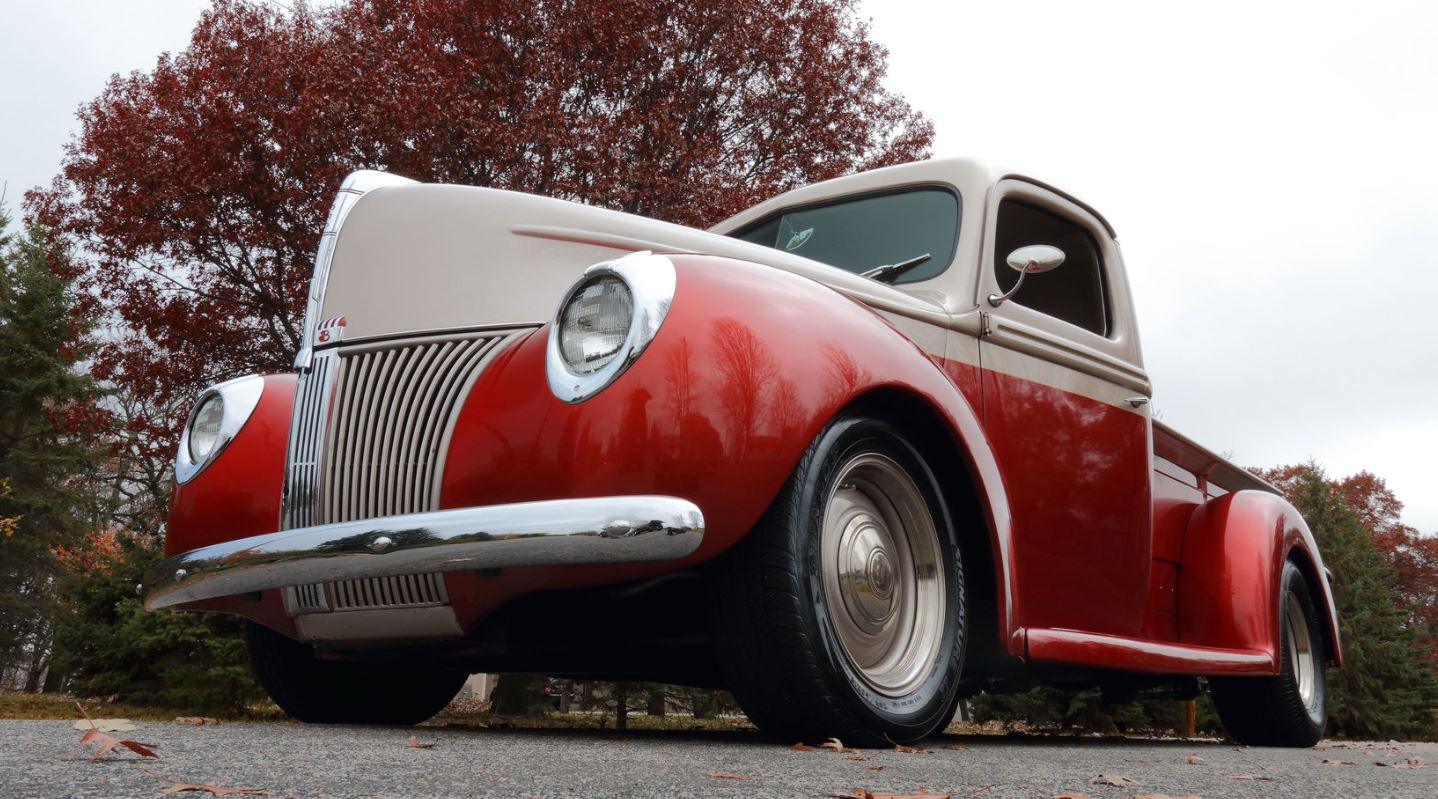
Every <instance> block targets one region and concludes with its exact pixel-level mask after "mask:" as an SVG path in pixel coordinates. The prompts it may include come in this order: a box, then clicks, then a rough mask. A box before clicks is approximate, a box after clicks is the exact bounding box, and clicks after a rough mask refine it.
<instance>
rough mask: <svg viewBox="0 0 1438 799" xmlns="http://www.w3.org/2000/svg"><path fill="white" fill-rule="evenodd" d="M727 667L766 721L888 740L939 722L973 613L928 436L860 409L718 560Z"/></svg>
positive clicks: (714, 578) (948, 708)
mask: <svg viewBox="0 0 1438 799" xmlns="http://www.w3.org/2000/svg"><path fill="white" fill-rule="evenodd" d="M709 588H710V592H711V600H712V601H711V610H712V616H711V618H712V624H713V627H714V631H715V642H716V646H717V650H718V651H717V656H718V658H719V661H720V667H721V669H723V671H724V674H725V677H726V679H727V681H728V683H729V686H730V688H731V690H732V691H733V693H734V696H735V698H736V699H737V700H738V702H739V704H740V706H741V707H743V708H744V711H745V712H746V713H748V715H749V717H750V718H751V719H752V720H753V721H754V723H755V724H756V725H757V726H758V727H759V728H760V729H761V730H762V731H764V732H765V733H767V734H769V735H771V736H773V737H778V738H783V739H786V740H823V739H824V738H828V737H838V738H840V739H841V740H843V741H845V742H846V743H855V744H860V745H883V744H885V743H888V744H890V745H892V744H894V743H906V742H912V741H916V740H918V739H921V738H923V737H925V736H927V735H929V734H930V733H932V732H934V731H935V730H937V729H940V728H941V727H943V726H944V725H945V724H946V723H947V722H948V721H949V718H950V717H951V716H952V715H953V712H954V707H955V704H956V702H957V699H958V684H959V675H960V672H961V670H962V667H963V655H964V635H965V630H966V626H967V615H966V606H965V602H964V577H963V569H962V564H961V562H960V557H959V547H958V541H957V539H956V533H955V531H954V526H953V524H952V521H951V519H950V516H949V513H948V509H947V507H946V506H945V504H944V501H943V497H942V493H941V491H940V488H939V485H938V482H937V480H936V478H935V476H934V474H933V472H932V470H930V469H929V467H928V466H927V464H926V463H925V462H924V459H923V457H922V455H921V452H920V450H919V448H918V447H916V446H915V445H914V444H913V443H912V442H911V441H910V440H909V438H908V437H907V436H906V435H905V434H904V433H903V432H902V431H901V430H900V429H899V428H897V427H895V426H894V425H891V424H889V423H887V422H884V421H881V420H877V419H872V418H867V417H864V416H858V415H851V416H846V417H841V418H839V419H837V420H836V421H834V422H832V423H831V424H830V425H829V426H828V427H827V428H826V429H825V430H824V431H823V432H822V433H820V434H819V437H818V438H817V439H815V441H814V442H813V443H812V444H810V446H809V448H808V449H807V450H806V451H805V453H804V455H803V457H802V459H801V460H800V462H799V465H798V466H797V467H796V468H795V470H794V473H793V474H792V475H791V476H790V478H789V480H788V482H787V483H786V484H785V486H784V487H783V488H782V489H781V490H780V492H779V495H778V497H776V498H775V500H774V502H773V504H772V505H771V506H770V508H769V509H768V511H767V512H766V513H765V515H764V517H763V518H762V519H761V520H760V522H759V524H758V525H757V526H756V527H755V529H754V530H752V531H751V532H750V533H749V535H748V536H746V537H745V538H744V540H743V541H741V542H740V543H739V544H737V545H736V546H735V547H734V549H733V550H732V551H730V552H728V553H726V554H725V555H724V556H723V557H721V558H720V559H719V561H718V562H716V563H715V564H714V566H713V568H712V569H711V571H710V573H709Z"/></svg>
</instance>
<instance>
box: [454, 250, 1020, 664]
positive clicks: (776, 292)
mask: <svg viewBox="0 0 1438 799" xmlns="http://www.w3.org/2000/svg"><path fill="white" fill-rule="evenodd" d="M668 257H669V258H670V259H671V260H672V261H673V262H674V264H675V268H676V272H677V288H676V291H675V296H674V300H673V303H672V304H671V305H670V307H669V311H668V314H667V316H666V317H665V321H664V324H663V326H662V328H661V329H660V331H659V333H658V335H657V336H656V337H655V339H654V341H653V342H652V343H650V345H649V346H648V348H647V349H646V350H645V352H644V354H643V355H642V356H641V357H640V358H639V359H638V360H637V361H636V362H635V363H634V364H633V365H632V366H631V367H630V368H629V369H628V370H627V371H626V372H624V373H623V374H622V375H621V376H620V377H618V378H617V379H616V380H615V382H614V383H613V384H611V385H609V386H608V387H606V388H605V389H603V390H602V391H600V392H599V393H598V394H596V395H595V396H593V397H591V398H589V399H587V400H585V401H583V402H579V403H576V404H568V403H565V402H563V401H560V400H559V399H557V398H555V396H554V395H553V394H552V393H551V392H550V390H549V387H548V384H547V382H546V377H545V347H546V343H547V341H548V336H549V329H548V327H544V328H541V329H539V330H537V331H536V332H535V333H533V334H532V335H530V336H529V337H527V338H526V339H525V340H523V341H521V342H519V343H518V344H516V345H515V346H513V347H512V348H511V349H509V350H508V351H506V352H505V353H502V354H501V355H500V356H498V357H497V358H496V359H495V361H494V362H493V363H492V364H491V365H490V366H489V367H488V368H487V369H486V370H485V371H484V373H483V374H482V375H481V376H480V378H479V380H478V381H477V382H476V384H475V385H474V387H473V389H472V390H471V391H470V392H469V395H468V397H467V398H466V400H465V402H464V404H463V406H462V408H461V410H460V412H459V414H458V415H457V417H456V424H455V427H454V431H453V433H452V436H451V439H450V443H449V447H448V450H447V452H446V455H445V470H444V478H443V482H442V486H441V492H440V506H441V507H442V508H459V507H467V506H473V505H488V504H494V503H505V502H523V501H534V500H541V499H563V498H580V497H592V496H613V495H623V494H661V495H668V496H677V497H683V498H685V499H688V500H690V501H692V502H694V503H695V504H697V505H698V506H699V508H700V510H701V511H702V512H703V514H704V519H705V522H706V532H705V537H704V541H703V544H702V545H701V546H700V547H699V549H698V550H697V551H695V552H694V553H693V554H692V555H690V556H689V557H688V558H686V559H685V560H683V561H679V562H676V563H671V564H625V565H622V566H615V567H611V568H606V569H605V570H603V572H602V573H598V572H595V571H594V570H588V571H575V570H566V569H563V568H561V569H546V570H544V572H543V573H535V572H529V573H524V574H515V575H509V574H508V573H507V572H509V571H510V570H506V574H502V575H498V576H496V578H495V580H494V581H493V582H490V583H487V584H486V590H485V593H486V594H487V596H488V597H490V599H489V600H486V601H493V600H496V599H497V598H498V597H499V596H501V595H504V594H508V593H511V592H513V593H519V592H524V591H529V590H534V589H535V588H538V587H548V586H557V585H561V584H562V585H577V584H592V583H602V582H619V581H624V580H631V579H640V578H643V577H646V576H651V575H654V574H658V573H661V572H664V571H670V570H673V569H674V568H682V567H684V566H690V565H694V564H697V563H699V562H702V561H704V560H707V559H709V558H712V557H714V556H715V555H717V554H719V553H720V552H722V551H723V550H725V549H727V548H728V547H730V546H732V545H733V544H734V543H735V542H736V541H738V540H739V539H740V538H741V537H743V536H744V535H745V534H746V533H747V532H748V531H749V530H750V529H751V528H753V526H754V525H755V523H756V522H757V521H758V520H759V517H760V516H761V515H762V514H763V512H764V510H765V508H766V507H768V505H769V503H770V502H771V500H772V499H773V498H774V496H775V495H776V493H777V492H778V491H779V489H780V487H781V486H782V485H783V484H784V481H785V480H787V479H788V477H789V474H790V472H792V471H793V469H794V466H795V464H796V463H797V462H798V460H799V457H800V456H801V455H802V453H803V452H804V450H805V448H806V447H807V446H808V444H809V442H810V441H812V440H813V438H814V437H815V436H816V435H817V434H818V433H819V431H820V430H821V429H822V428H823V426H824V425H825V424H826V423H827V422H828V421H829V420H830V419H831V418H833V416H834V415H835V414H836V413H837V412H839V411H840V410H841V409H842V408H844V407H845V406H846V405H848V404H850V403H851V402H854V401H855V400H856V399H858V398H860V397H861V396H863V395H865V394H867V393H869V392H872V391H875V390H878V389H899V390H902V391H905V392H908V393H910V394H911V395H913V396H915V397H917V398H920V399H922V400H923V401H924V402H926V403H928V404H929V405H930V406H931V407H932V408H933V409H934V410H935V411H936V412H937V415H939V416H940V417H941V418H942V419H944V420H946V422H947V424H948V427H949V430H948V433H949V435H950V437H951V438H952V443H953V445H954V446H955V447H958V448H959V449H960V451H961V452H962V454H963V456H964V459H965V462H966V464H967V466H968V468H969V470H970V473H971V476H972V478H973V484H974V486H975V488H976V493H977V494H978V496H979V500H980V502H981V504H983V505H984V506H985V510H986V513H987V516H988V526H989V534H990V536H991V544H992V550H993V552H994V558H995V564H994V568H995V573H996V575H1001V576H1000V579H999V580H998V583H999V593H1000V596H999V597H998V599H999V602H998V606H999V609H1000V615H1001V618H1000V630H1001V631H1003V632H1004V633H1005V640H1007V633H1008V631H1009V627H1008V625H1009V619H1011V618H1012V613H1011V611H1010V604H1009V603H1010V600H1009V597H1010V596H1011V591H1010V590H1009V589H1010V585H1009V583H1008V579H1009V575H1010V574H1011V571H1010V570H1009V568H1008V557H1009V512H1008V505H1007V499H1006V497H1005V494H1004V491H1003V484H1002V481H1001V479H1000V478H999V476H998V474H999V473H998V468H997V465H996V463H995V461H994V458H993V454H992V453H991V451H990V449H989V446H988V443H987V441H986V440H985V438H984V435H983V431H982V428H981V426H980V423H979V419H978V417H977V415H976V414H975V413H974V410H973V409H972V408H971V407H970V406H969V404H968V402H967V401H966V400H965V398H964V396H963V395H962V393H961V392H960V391H959V390H958V389H957V388H956V387H955V385H954V383H953V382H952V381H951V380H950V379H949V378H948V377H946V376H945V374H944V372H943V371H942V370H941V369H940V367H939V366H938V365H936V363H935V359H936V358H937V355H936V356H930V355H928V354H926V353H924V352H922V351H921V350H920V349H919V348H918V347H917V346H916V345H915V344H914V342H913V341H911V340H910V339H908V338H906V337H905V336H904V335H903V334H902V333H900V332H899V331H898V330H896V329H895V328H894V327H893V326H892V325H890V324H889V323H888V322H886V321H885V320H884V319H883V318H882V317H880V316H878V315H877V314H876V313H875V312H873V311H872V310H870V309H869V308H868V307H866V306H864V305H862V304H860V303H858V302H856V301H854V300H851V299H849V298H847V297H845V296H843V295H841V294H839V293H837V292H835V291H834V290H832V289H830V288H828V287H826V286H823V285H821V284H819V283H816V282H814V281H812V280H809V279H807V278H803V277H799V276H796V275H793V274H790V273H788V272H784V271H781V270H777V269H774V268H771V267H766V266H760V265H756V264H751V263H747V262H744V261H738V260H734V259H728V258H719V257H711V256H698V255H671V256H668ZM514 571H519V570H514Z"/></svg>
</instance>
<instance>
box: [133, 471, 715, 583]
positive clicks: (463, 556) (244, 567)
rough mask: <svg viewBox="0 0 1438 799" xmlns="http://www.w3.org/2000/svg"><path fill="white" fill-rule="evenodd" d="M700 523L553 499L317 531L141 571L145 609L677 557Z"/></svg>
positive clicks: (685, 511) (652, 507) (670, 509)
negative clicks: (336, 583) (379, 582)
mask: <svg viewBox="0 0 1438 799" xmlns="http://www.w3.org/2000/svg"><path fill="white" fill-rule="evenodd" d="M703 537H704V516H703V514H702V513H700V512H699V508H698V507H697V506H696V505H694V503H692V502H688V501H686V500H682V499H677V498H675V497H661V496H634V497H597V498H593V499H557V500H550V501H546V502H521V503H516V504H512V505H491V506H487V507H479V508H460V509H456V510H442V511H434V512H431V513H413V514H406V515H403V516H386V517H383V518H378V519H365V520H363V521H355V522H340V523H337V524H321V525H316V526H314V527H302V528H297V529H294V530H283V531H281V532H278V533H269V534H267V535H257V536H253V537H251V538H242V539H239V540H237V541H227V542H225V543H223V544H214V545H212V546H207V547H201V548H199V549H194V550H191V551H189V552H186V553H184V554H182V555H176V556H175V557H172V558H168V559H166V560H163V561H160V562H159V563H157V564H155V565H154V566H151V567H150V568H149V569H148V570H147V571H146V572H145V582H144V586H143V591H144V598H145V609H146V610H156V609H158V608H164V607H170V606H171V605H179V604H183V603H186V602H195V601H198V600H202V599H213V598H215V597H223V596H232V595H235V594H246V593H251V592H254V591H261V590H264V589H269V588H286V587H289V586H294V585H301V584H310V583H322V582H328V581H332V580H349V579H356V578H366V577H388V576H394V575H402V574H420V573H425V572H444V571H462V570H473V569H501V568H506V567H510V566H569V565H584V564H598V563H628V562H633V561H664V560H677V559H679V558H682V557H684V556H686V555H688V554H690V553H692V552H693V551H694V550H696V549H698V548H699V543H700V541H701V540H702V539H703Z"/></svg>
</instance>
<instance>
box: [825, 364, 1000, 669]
mask: <svg viewBox="0 0 1438 799" xmlns="http://www.w3.org/2000/svg"><path fill="white" fill-rule="evenodd" d="M845 411H860V412H863V413H866V414H868V415H871V416H874V417H875V418H879V419H884V420H886V421H889V422H890V423H893V424H896V425H898V426H900V427H902V428H903V429H904V431H905V432H907V433H908V434H909V435H910V436H911V437H912V439H913V441H915V442H916V444H917V445H918V446H919V448H920V449H921V450H922V451H923V455H924V458H925V459H926V461H927V462H928V464H929V467H930V468H932V469H933V470H934V474H935V476H936V477H937V478H938V480H939V483H940V485H941V486H942V488H943V492H944V501H945V502H947V503H948V505H949V511H950V513H951V514H952V516H953V518H954V522H955V524H957V525H958V526H959V547H960V550H961V553H962V555H963V559H964V564H965V568H966V571H967V574H966V577H965V579H966V584H967V587H968V595H969V596H968V603H969V625H970V627H969V638H968V643H969V651H968V653H967V655H966V656H965V669H964V671H965V676H966V677H968V676H970V675H974V676H983V675H985V674H988V673H997V672H1000V671H1002V670H1003V668H1002V667H1003V664H1004V662H1005V661H1006V660H1007V649H1006V647H1005V646H1004V642H1003V641H1002V640H1001V639H1000V637H999V629H998V627H999V625H998V582H997V580H996V579H995V575H994V552H993V544H992V538H991V537H990V534H989V520H988V514H987V513H985V512H984V506H983V505H982V504H981V501H980V499H979V492H978V487H977V485H976V484H975V481H974V477H973V475H972V474H971V473H970V472H969V468H968V465H967V464H966V463H965V459H964V446H965V445H964V443H963V442H962V441H961V440H959V439H958V438H957V437H956V436H955V435H954V431H953V428H952V427H951V426H950V424H949V422H948V420H947V419H945V418H944V415H943V413H942V412H941V411H939V409H937V408H935V407H934V406H933V404H932V403H931V402H929V401H928V400H926V399H924V398H923V397H920V396H918V395H916V394H914V393H912V392H909V391H907V390H904V389H902V388H897V387H883V388H878V389H874V390H872V391H869V392H867V393H865V394H863V395H861V396H859V397H858V398H856V399H854V400H853V401H851V402H850V403H849V404H848V405H847V406H845V407H844V409H843V411H841V412H845Z"/></svg>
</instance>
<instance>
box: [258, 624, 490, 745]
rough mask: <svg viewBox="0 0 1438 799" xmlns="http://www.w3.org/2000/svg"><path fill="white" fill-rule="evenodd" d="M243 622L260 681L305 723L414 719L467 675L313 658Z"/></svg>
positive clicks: (444, 700) (300, 646) (440, 703)
mask: <svg viewBox="0 0 1438 799" xmlns="http://www.w3.org/2000/svg"><path fill="white" fill-rule="evenodd" d="M245 626H246V639H247V642H248V644H249V650H250V665H251V666H252V667H253V668H254V671H255V677H256V678H257V679H258V680H259V681H260V685H261V686H262V687H263V688H264V689H265V692H266V693H268V694H269V695H270V698H271V699H273V700H274V701H275V704H277V705H279V706H280V709H281V710H283V711H285V712H286V713H288V714H289V715H290V716H292V717H294V718H296V719H298V720H300V721H303V722H305V723H307V724H391V725H401V726H411V725H414V724H418V723H420V722H421V721H424V720H426V719H428V718H429V717H431V716H433V715H434V714H436V713H438V712H439V711H441V710H443V709H444V706H445V705H447V704H449V701H450V700H451V699H453V698H454V695H455V694H457V693H459V689H460V687H461V686H463V685H464V681H465V679H466V678H467V677H468V676H469V675H468V674H465V673H464V672H460V671H455V670H452V669H445V668H441V667H438V666H434V665H430V664H422V663H393V662H384V663H372V662H357V661H345V660H317V659H316V658H315V656H314V647H312V646H310V645H308V644H304V643H301V642H299V641H295V640H293V639H290V638H288V637H286V636H284V635H281V634H280V633H277V632H275V631H274V630H271V629H270V628H268V627H264V626H261V625H259V624H256V623H254V622H247V623H246V625H245Z"/></svg>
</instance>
